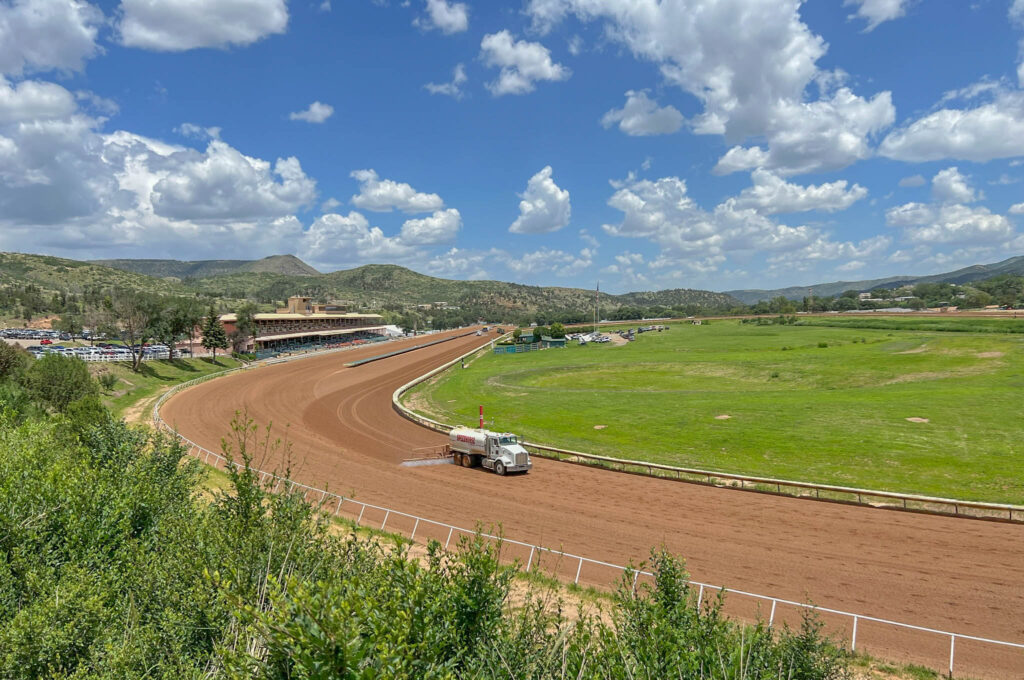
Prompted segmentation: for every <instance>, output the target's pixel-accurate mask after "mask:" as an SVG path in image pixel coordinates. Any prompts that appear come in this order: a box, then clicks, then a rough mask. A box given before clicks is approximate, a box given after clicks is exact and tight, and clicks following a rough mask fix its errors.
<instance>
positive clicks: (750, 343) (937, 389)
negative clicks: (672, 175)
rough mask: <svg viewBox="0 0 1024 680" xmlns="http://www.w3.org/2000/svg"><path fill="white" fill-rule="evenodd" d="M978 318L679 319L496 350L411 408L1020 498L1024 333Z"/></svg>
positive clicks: (802, 476) (720, 463)
mask: <svg viewBox="0 0 1024 680" xmlns="http://www.w3.org/2000/svg"><path fill="white" fill-rule="evenodd" d="M855 321H861V320H859V319H857V320H855ZM864 321H868V320H867V319H865V320H864ZM871 321H878V320H877V319H872V320H871ZM978 321H979V320H977V319H963V320H957V319H949V318H946V319H944V320H943V324H945V325H949V324H957V323H963V324H964V326H963V328H960V327H958V328H960V330H959V331H957V332H950V331H948V330H942V331H921V330H900V329H899V328H898V326H899V324H900V323H902V322H907V323H919V321H918V320H912V319H894V320H893V327H892V328H883V329H874V328H862V327H856V326H854V327H851V328H846V327H840V328H836V327H827V326H817V325H797V326H782V325H772V326H757V325H754V324H741V323H740V322H738V321H732V320H728V321H713V322H711V323H710V324H706V325H703V326H691V325H688V324H680V325H675V326H673V327H672V329H671V330H669V331H665V332H662V333H646V334H643V335H640V336H638V339H637V341H636V342H634V343H630V344H628V345H625V346H622V347H616V346H614V345H612V344H610V343H609V344H604V345H594V344H590V345H587V346H585V347H579V346H578V345H575V344H573V345H572V346H570V347H569V348H567V349H564V350H547V351H543V352H530V353H525V354H517V355H500V356H495V355H490V354H489V355H487V356H484V357H482V358H480V359H479V360H477V361H474V362H473V363H472V364H471V365H470V366H469V367H468V368H467V369H465V370H460V369H457V368H456V369H452V370H450V371H448V372H446V373H445V374H444V375H442V376H439V377H438V378H436V379H434V380H431V381H429V382H427V383H425V384H424V385H421V386H419V387H417V388H416V389H415V390H413V391H412V392H411V393H410V394H409V395H407V400H406V401H407V403H409V404H410V405H412V406H413V407H415V408H417V409H418V410H420V411H421V412H423V413H425V414H426V415H429V416H431V417H434V418H436V419H438V420H441V421H442V422H449V423H458V424H465V425H473V426H475V423H476V413H477V406H478V405H483V406H484V409H485V416H486V418H487V420H488V422H489V423H490V424H489V427H492V428H494V429H501V430H506V431H512V432H516V433H518V434H520V435H521V436H523V437H524V438H526V439H528V440H530V441H536V442H541V443H545V444H550V445H552V446H560V447H563V448H569V449H576V450H580V451H587V452H591V453H597V454H603V455H609V456H615V457H620V458H632V459H640V460H649V461H653V462H658V463H665V464H670V465H680V466H686V467H697V468H704V469H710V470H717V471H723V472H735V473H741V474H750V475H757V476H765V477H778V478H783V479H794V480H803V481H814V482H818V483H826V484H837V485H843V486H856V487H864V488H872V489H882V490H890V491H901V492H909V493H920V494H927V495H934V496H949V497H955V498H963V499H971V500H984V501H993V502H1006V503H1022V502H1024V457H1022V456H1021V455H1020V454H1021V453H1022V452H1024V443H1022V441H1021V438H1020V423H1021V422H1024V399H1022V396H1024V390H1022V388H1024V337H1021V336H1019V335H1017V334H1015V333H1002V332H998V331H995V332H993V330H992V326H991V324H992V322H995V323H1001V321H999V320H989V319H985V320H983V321H984V324H983V327H984V330H982V332H976V330H977V329H978V326H977V324H978ZM1008 321H1009V323H1011V324H1012V323H1016V322H1014V321H1013V320H1008ZM996 328H997V327H996ZM724 416H728V418H726V417H724ZM908 419H914V420H908ZM599 426H604V427H599Z"/></svg>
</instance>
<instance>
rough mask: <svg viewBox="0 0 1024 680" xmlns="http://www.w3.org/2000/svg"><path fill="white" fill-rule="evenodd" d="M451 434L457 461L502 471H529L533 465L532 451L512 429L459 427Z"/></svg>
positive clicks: (467, 465) (459, 463) (499, 472)
mask: <svg viewBox="0 0 1024 680" xmlns="http://www.w3.org/2000/svg"><path fill="white" fill-rule="evenodd" d="M449 438H450V447H451V452H452V456H453V458H454V459H455V464H456V465H462V466H463V467H478V466H479V467H484V468H486V469H488V470H494V472H495V473H497V474H499V475H504V474H505V473H508V472H528V471H529V470H530V469H531V468H532V467H533V462H532V461H531V460H530V453H529V452H528V451H527V450H526V449H524V448H523V447H522V445H521V444H520V443H519V439H518V438H517V437H516V435H514V434H512V433H511V432H491V431H490V430H473V429H470V428H468V427H456V428H455V429H453V430H452V431H451V433H450V434H449Z"/></svg>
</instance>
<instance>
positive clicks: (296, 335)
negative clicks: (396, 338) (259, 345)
mask: <svg viewBox="0 0 1024 680" xmlns="http://www.w3.org/2000/svg"><path fill="white" fill-rule="evenodd" d="M381 330H384V326H364V327H363V328H339V329H338V330H333V331H301V332H296V333H281V334H280V335H260V336H258V337H257V338H256V342H266V341H267V340H290V339H292V338H308V337H310V336H313V335H346V334H348V333H359V332H361V331H381Z"/></svg>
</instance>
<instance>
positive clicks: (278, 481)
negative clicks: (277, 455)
mask: <svg viewBox="0 0 1024 680" xmlns="http://www.w3.org/2000/svg"><path fill="white" fill-rule="evenodd" d="M489 345H490V342H488V343H487V344H485V345H483V346H481V347H477V348H476V349H473V350H471V351H469V352H467V353H466V354H463V355H462V356H460V357H457V358H456V359H454V360H453V361H451V362H449V363H448V364H445V365H444V366H441V367H439V368H437V369H434V370H433V371H431V372H430V373H428V374H427V375H426V376H424V377H422V378H421V379H418V380H416V381H413V382H412V383H410V384H407V385H405V386H403V387H401V388H399V389H398V390H396V391H395V393H394V395H393V399H394V400H395V402H394V403H395V405H396V407H398V408H399V410H400V411H401V410H402V407H400V406H399V404H398V401H397V398H398V396H399V394H400V393H401V392H402V391H404V389H408V387H409V386H411V385H412V384H416V383H418V382H420V381H421V380H424V379H427V378H429V377H430V376H432V375H436V374H437V373H439V372H441V371H443V370H446V369H447V368H449V367H450V366H452V365H454V364H456V363H460V362H461V361H462V359H466V358H469V357H470V356H472V355H473V354H476V353H477V352H480V351H482V350H483V349H486V347H487V346H489ZM296 358H299V357H296ZM248 368H251V366H250V367H240V368H233V369H229V370H227V371H221V372H219V373H211V374H208V375H205V376H202V377H199V378H196V379H194V380H190V381H188V382H186V383H181V384H180V385H177V386H175V387H174V388H172V389H171V390H169V391H168V392H166V393H165V394H164V395H163V396H161V397H160V399H159V400H158V401H157V403H156V404H155V405H154V406H153V422H154V425H155V426H156V427H157V428H158V429H159V430H164V431H167V432H169V433H171V434H172V435H173V436H174V437H176V438H177V439H179V440H180V441H181V442H182V444H183V445H184V446H185V447H186V450H187V453H188V454H189V455H190V456H192V457H194V458H196V459H198V460H202V462H203V463H204V464H206V465H212V466H214V467H220V468H227V467H229V466H231V467H235V468H237V467H240V466H239V464H238V463H236V462H234V461H229V460H228V459H227V458H226V457H225V456H222V455H220V454H218V453H215V452H213V451H210V450H209V449H206V448H204V447H202V446H200V445H199V444H197V443H195V442H193V441H192V440H190V439H188V438H187V437H185V436H183V435H181V434H180V433H178V432H175V431H174V430H173V429H172V428H171V427H170V426H168V425H167V424H166V423H165V422H164V421H163V420H162V419H161V417H160V407H161V406H162V405H163V403H164V401H166V400H167V399H168V398H169V397H170V396H171V395H173V394H175V393H177V392H179V391H181V390H184V389H187V388H188V387H191V386H193V385H196V384H199V383H201V382H206V381H207V380H212V379H214V378H219V377H221V376H224V375H227V374H229V373H235V372H237V371H242V370H247V369H248ZM413 415H415V414H413ZM417 418H422V416H417ZM424 420H426V421H429V423H432V424H433V425H435V426H438V427H442V428H443V427H444V425H442V424H441V423H437V422H436V421H433V420H430V419H427V418H424ZM428 426H429V425H428ZM253 472H256V473H257V475H258V479H259V481H260V483H261V484H264V485H267V486H269V483H270V482H271V480H273V482H274V485H273V487H272V491H273V492H275V493H276V492H279V491H280V490H281V488H282V485H283V486H284V488H286V489H287V490H290V491H294V490H296V489H298V490H301V491H302V492H303V498H304V499H305V500H306V501H307V502H316V503H317V505H318V507H320V508H321V509H323V508H327V509H328V510H327V512H328V514H330V515H331V516H334V517H340V516H341V515H342V513H343V508H345V506H346V504H347V505H348V506H349V507H351V511H349V510H348V509H345V510H344V514H345V516H346V518H347V519H350V520H352V521H354V523H355V526H356V527H360V526H363V527H367V528H373V529H376V530H379V531H388V532H390V533H396V534H399V535H401V536H403V537H405V536H406V534H405V533H403V532H402V530H401V528H399V529H397V530H396V528H395V526H394V524H392V525H391V526H392V528H391V529H390V530H389V529H388V528H387V527H388V522H389V520H391V518H392V517H395V518H404V519H405V520H409V521H412V522H413V526H412V530H411V531H410V532H409V533H408V539H409V540H410V541H412V542H416V540H417V539H416V536H417V533H419V534H420V542H421V543H423V542H426V541H425V539H424V538H423V532H422V530H423V529H425V528H426V527H429V526H433V527H438V528H440V529H441V532H442V533H444V532H445V531H447V535H446V538H445V540H444V547H445V549H448V548H449V546H450V545H451V541H452V539H453V538H455V537H456V534H458V535H465V536H476V535H479V536H481V537H483V538H485V539H488V540H494V541H499V542H500V543H501V544H502V545H511V546H517V547H519V548H522V549H523V550H527V549H528V550H529V553H528V556H527V559H526V565H525V570H526V571H527V572H529V571H530V570H531V569H535V568H536V569H540V562H541V557H542V556H543V555H551V556H554V557H556V558H558V560H559V561H562V560H565V561H566V563H568V564H570V565H572V566H575V573H574V575H573V576H572V583H573V584H577V585H578V584H579V583H580V580H581V578H583V567H584V566H585V565H587V566H590V567H591V568H592V569H593V568H597V571H598V573H604V574H608V573H609V571H610V572H612V573H615V574H619V576H617V578H621V577H622V575H625V577H626V578H629V577H630V576H631V577H632V585H633V587H634V588H635V587H636V585H637V583H638V581H639V579H640V577H641V576H644V577H647V578H653V577H654V574H653V573H652V572H649V571H645V570H642V569H635V568H633V567H631V566H623V565H619V564H614V563H612V562H607V561H603V560H596V559H592V558H589V557H584V556H582V555H576V554H573V553H570V552H565V551H563V550H556V549H553V548H548V547H545V546H541V545H536V544H533V543H526V542H523V541H517V540H514V539H510V538H506V537H503V536H495V535H493V534H489V533H485V532H483V531H480V530H471V529H466V528H464V527H459V526H455V525H453V524H448V523H446V522H441V521H437V520H433V519H429V518H426V517H420V516H418V515H413V514H410V513H406V512H402V511H400V510H395V509H393V508H388V507H384V506H380V505H374V504H371V503H364V502H362V501H357V500H355V499H353V498H347V497H345V496H341V495H339V494H336V493H333V492H330V491H328V490H326V489H318V488H315V487H312V486H309V485H306V484H301V483H299V482H296V481H294V480H291V479H287V478H284V477H280V476H278V475H275V474H273V473H271V472H266V471H263V470H255V469H254V470H253ZM311 495H312V498H310V496H311ZM332 504H333V511H332V510H330V509H329V508H330V507H331V505H332ZM356 510H358V512H356ZM367 510H370V511H374V512H378V513H383V514H384V516H383V519H382V520H381V522H380V526H373V527H368V525H367V523H366V521H364V520H365V519H366V512H367ZM367 521H368V520H367ZM438 542H440V541H438ZM519 562H520V563H521V562H522V560H521V559H520V560H519ZM570 571H571V569H570ZM587 581H588V582H593V581H592V579H590V578H588V579H587ZM607 581H608V580H607V579H605V580H604V582H600V583H598V585H606V586H607V585H611V584H609V583H608V582H607ZM689 583H690V585H691V586H692V587H695V588H697V598H696V602H697V604H698V605H699V604H700V603H701V602H703V599H704V594H705V592H706V591H708V592H711V593H714V592H728V593H729V594H730V595H739V596H741V597H746V598H750V599H752V600H754V601H756V602H759V603H765V604H766V605H769V604H770V613H769V617H768V625H769V626H771V625H773V624H774V623H775V620H776V618H777V615H778V611H777V610H778V609H779V607H780V606H782V607H793V608H796V609H801V610H810V611H814V612H817V613H822V614H830V615H834V616H838V617H841V618H843V619H846V620H848V621H849V623H850V624H851V627H850V649H851V651H856V650H857V636H858V628H859V627H860V624H861V623H864V622H867V623H873V624H878V625H882V626H890V627H893V628H896V629H900V630H904V631H914V632H917V633H921V634H925V635H928V636H932V637H940V638H945V639H948V640H949V665H948V671H949V676H950V677H951V678H952V677H953V671H954V669H955V667H956V653H957V641H958V640H959V641H970V642H975V643H979V644H984V645H993V646H995V647H997V648H1004V649H1010V650H1020V651H1021V653H1022V654H1024V643H1018V642H1008V641H1005V640H995V639H992V638H986V637H981V636H977V635H966V634H963V633H954V632H951V631H946V630H941V629H937V628H930V627H927V626H916V625H913V624H909V623H903V622H900V621H892V620H889V619H884V618H880V617H876V616H869V615H866V614H857V613H854V612H848V611H843V610H840V609H833V608H830V607H822V606H817V605H812V604H809V603H806V602H796V601H793V600H787V599H784V598H778V597H772V596H770V595H761V594H758V593H752V592H748V591H743V590H730V589H727V588H725V587H724V586H718V585H712V584H710V583H703V582H700V581H690V582H689ZM862 648H863V645H862ZM899 651H905V650H903V649H900V650H899ZM936 661H938V659H936ZM967 670H968V672H973V673H977V672H979V669H975V668H968V669H967ZM982 672H983V671H982ZM1013 672H1014V673H1017V674H1018V675H1019V674H1022V673H1024V657H1022V658H1021V659H1020V660H1019V665H1018V666H1015V668H1014V671H1013ZM1011 677H1012V676H1011Z"/></svg>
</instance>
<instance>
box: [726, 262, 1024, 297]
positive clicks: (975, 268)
mask: <svg viewBox="0 0 1024 680" xmlns="http://www.w3.org/2000/svg"><path fill="white" fill-rule="evenodd" d="M1003 274H1015V275H1018V276H1020V275H1024V255H1019V256H1017V257H1011V258H1009V259H1008V260H1003V261H1002V262H996V263H995V264H976V265H972V266H970V267H964V268H963V269H957V270H956V271H951V272H945V273H943V274H931V275H929V276H890V277H888V278H884V279H868V280H865V281H833V282H831V283H815V284H813V285H810V286H790V287H788V288H775V289H772V290H761V289H748V290H730V291H728V294H729V295H732V296H733V297H735V298H737V299H739V300H741V301H743V303H744V304H748V305H752V304H755V303H757V302H758V301H760V300H770V299H772V298H775V297H779V296H782V297H787V298H789V299H791V300H800V299H802V298H803V297H804V296H805V295H809V292H808V291H812V290H813V291H814V295H815V296H816V297H833V296H835V295H839V294H840V293H842V292H843V291H847V290H856V291H869V290H874V289H875V288H897V287H899V286H913V285H917V284H919V283H957V284H964V283H971V282H972V281H981V280H982V279H990V278H993V277H995V276H1001V275H1003Z"/></svg>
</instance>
